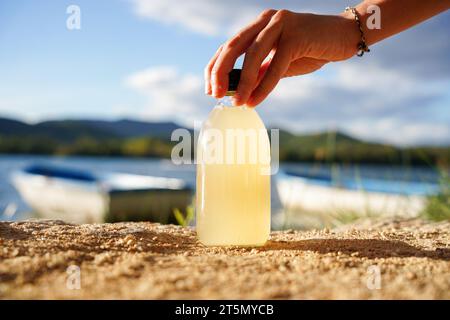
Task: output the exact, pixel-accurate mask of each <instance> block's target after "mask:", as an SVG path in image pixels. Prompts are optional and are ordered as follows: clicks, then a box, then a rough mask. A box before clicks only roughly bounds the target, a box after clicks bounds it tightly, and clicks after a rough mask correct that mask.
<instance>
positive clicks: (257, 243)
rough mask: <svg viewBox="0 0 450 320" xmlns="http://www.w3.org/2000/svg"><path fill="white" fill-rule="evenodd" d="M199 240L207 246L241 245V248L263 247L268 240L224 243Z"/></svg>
mask: <svg viewBox="0 0 450 320" xmlns="http://www.w3.org/2000/svg"><path fill="white" fill-rule="evenodd" d="M198 241H199V242H200V243H201V244H203V245H204V246H207V247H241V248H253V247H263V246H264V245H265V244H266V243H267V240H266V241H264V242H255V243H223V242H209V241H203V240H201V239H198Z"/></svg>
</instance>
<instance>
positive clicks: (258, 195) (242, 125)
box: [196, 105, 270, 246]
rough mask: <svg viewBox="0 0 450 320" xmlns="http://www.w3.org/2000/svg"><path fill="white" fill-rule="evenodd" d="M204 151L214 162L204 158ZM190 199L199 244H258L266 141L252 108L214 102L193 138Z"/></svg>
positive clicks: (265, 196)
mask: <svg viewBox="0 0 450 320" xmlns="http://www.w3.org/2000/svg"><path fill="white" fill-rule="evenodd" d="M211 129H212V130H211ZM208 132H212V133H213V134H207V133H208ZM243 132H244V133H245V134H247V135H246V136H244V137H243V136H242V133H243ZM252 132H253V133H255V134H256V136H257V141H256V143H255V141H254V139H253V140H252V138H254V135H252ZM230 134H231V135H233V134H236V135H234V136H231V135H230ZM239 134H241V135H239ZM218 137H219V138H218ZM220 137H221V139H222V146H220V145H221V143H217V141H219V140H220ZM214 143H215V146H216V147H212V145H214ZM217 145H219V146H218V147H217ZM213 149H214V150H213ZM207 154H209V155H210V158H214V156H215V157H216V158H215V161H211V159H210V158H208V159H207V160H205V158H207V157H206V156H205V155H207ZM255 154H256V155H257V158H258V159H257V161H254V157H255ZM240 156H241V157H240ZM252 157H253V158H252ZM263 158H264V159H266V160H267V161H262V159H263ZM196 201H197V203H196V210H197V216H196V220H197V235H198V238H199V240H200V242H202V243H203V244H205V245H211V246H226V245H237V246H260V245H264V243H265V242H266V241H267V239H268V237H269V233H270V144H269V138H268V135H267V131H266V128H265V126H264V124H263V122H262V121H261V119H260V117H259V116H258V114H257V113H256V111H255V110H254V109H252V108H247V107H228V106H223V105H218V106H216V107H215V108H214V109H213V110H212V112H211V113H210V115H209V117H208V119H207V121H206V122H205V123H204V125H203V127H202V130H201V133H200V136H199V140H198V148H197V199H196Z"/></svg>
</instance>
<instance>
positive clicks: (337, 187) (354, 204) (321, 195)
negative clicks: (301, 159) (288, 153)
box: [277, 172, 439, 217]
mask: <svg viewBox="0 0 450 320" xmlns="http://www.w3.org/2000/svg"><path fill="white" fill-rule="evenodd" d="M277 190H278V194H279V197H280V201H281V203H282V204H283V207H284V209H285V211H289V210H293V211H298V212H305V213H317V214H321V215H333V214H339V213H343V214H350V213H351V214H355V215H359V216H364V215H380V216H403V217H415V216H417V215H419V214H420V212H421V211H422V210H423V209H424V207H425V205H426V198H427V196H428V195H431V194H435V193H437V192H438V191H439V185H437V184H434V183H431V182H422V181H400V180H387V179H373V178H371V179H367V178H364V179H360V180H359V181H357V180H355V179H344V180H341V181H339V182H335V181H333V179H332V178H331V176H326V175H310V174H305V173H296V172H284V173H280V174H279V176H278V179H277Z"/></svg>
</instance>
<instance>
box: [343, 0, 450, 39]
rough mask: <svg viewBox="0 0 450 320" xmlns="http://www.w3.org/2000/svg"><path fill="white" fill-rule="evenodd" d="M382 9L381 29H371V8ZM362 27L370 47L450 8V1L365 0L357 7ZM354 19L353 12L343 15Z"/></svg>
mask: <svg viewBox="0 0 450 320" xmlns="http://www.w3.org/2000/svg"><path fill="white" fill-rule="evenodd" d="M372 5H376V6H378V7H379V8H380V18H381V19H380V27H381V28H380V29H375V28H369V27H368V25H367V23H366V22H367V20H368V19H369V18H370V17H371V16H372V14H374V13H373V12H372V11H371V10H369V12H368V9H370V6H372ZM355 8H356V10H357V12H358V14H359V16H360V19H361V26H362V28H363V31H364V35H365V37H366V42H367V44H368V45H371V44H374V43H376V42H379V41H381V40H383V39H385V38H388V37H390V36H392V35H395V34H397V33H399V32H402V31H403V30H406V29H408V28H410V27H412V26H414V25H416V24H418V23H420V22H422V21H424V20H427V19H429V18H431V17H432V16H435V15H437V14H439V13H440V12H443V11H445V10H447V9H449V8H450V0H365V1H363V2H361V3H360V4H359V5H357V6H356V7H355ZM342 15H343V16H345V17H346V18H349V19H354V17H353V16H352V13H351V12H345V13H343V14H342Z"/></svg>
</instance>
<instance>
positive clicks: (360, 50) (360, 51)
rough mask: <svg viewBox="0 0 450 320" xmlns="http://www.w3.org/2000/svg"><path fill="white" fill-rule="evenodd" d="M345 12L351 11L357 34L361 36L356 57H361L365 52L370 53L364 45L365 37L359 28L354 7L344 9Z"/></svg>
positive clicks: (360, 27) (359, 24) (357, 16)
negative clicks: (356, 26)
mask: <svg viewBox="0 0 450 320" xmlns="http://www.w3.org/2000/svg"><path fill="white" fill-rule="evenodd" d="M345 11H351V13H352V14H353V16H354V17H355V21H356V24H357V25H358V29H359V33H360V35H361V40H360V41H359V42H358V46H357V48H358V51H357V52H356V55H357V56H358V57H362V56H363V55H364V53H365V52H370V49H369V47H368V46H367V44H366V37H365V36H364V31H363V29H362V26H361V20H360V19H359V15H358V12H357V11H356V9H355V8H354V7H347V8H345Z"/></svg>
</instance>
